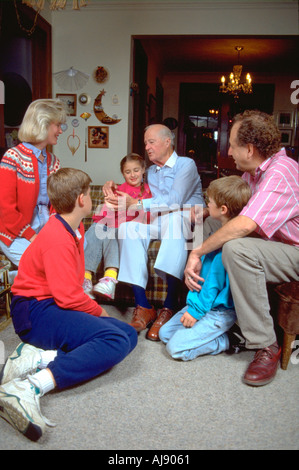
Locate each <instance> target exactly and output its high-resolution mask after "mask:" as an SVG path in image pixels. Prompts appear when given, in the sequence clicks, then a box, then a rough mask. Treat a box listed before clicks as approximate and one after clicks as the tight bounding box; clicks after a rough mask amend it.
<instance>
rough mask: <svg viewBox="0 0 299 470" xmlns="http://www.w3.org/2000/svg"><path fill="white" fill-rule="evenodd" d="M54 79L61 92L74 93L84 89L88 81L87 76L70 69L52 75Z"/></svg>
mask: <svg viewBox="0 0 299 470" xmlns="http://www.w3.org/2000/svg"><path fill="white" fill-rule="evenodd" d="M54 78H55V81H56V83H57V85H59V86H60V88H62V89H63V90H67V91H76V90H80V88H83V87H84V85H85V84H86V83H87V81H88V80H89V75H88V74H87V73H84V72H80V71H79V70H76V69H74V68H73V67H70V68H69V69H68V70H62V71H61V72H56V73H54Z"/></svg>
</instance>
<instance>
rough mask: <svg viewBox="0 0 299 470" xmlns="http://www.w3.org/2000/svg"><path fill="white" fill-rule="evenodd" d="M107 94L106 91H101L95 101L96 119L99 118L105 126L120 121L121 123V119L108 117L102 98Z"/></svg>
mask: <svg viewBox="0 0 299 470" xmlns="http://www.w3.org/2000/svg"><path fill="white" fill-rule="evenodd" d="M105 94H106V91H105V90H101V92H100V94H99V95H98V96H97V97H96V99H95V100H94V106H93V110H94V113H95V115H96V117H97V118H98V120H99V121H101V122H103V123H104V124H117V123H118V122H119V121H121V119H116V118H113V117H110V116H108V115H107V114H106V113H105V111H104V109H103V105H102V97H103V96H104V95H105Z"/></svg>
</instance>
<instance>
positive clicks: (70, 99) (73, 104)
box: [56, 93, 77, 116]
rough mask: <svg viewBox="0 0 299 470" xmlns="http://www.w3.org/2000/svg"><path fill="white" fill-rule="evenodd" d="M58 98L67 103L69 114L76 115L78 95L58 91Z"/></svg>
mask: <svg viewBox="0 0 299 470" xmlns="http://www.w3.org/2000/svg"><path fill="white" fill-rule="evenodd" d="M56 98H58V99H59V100H61V101H62V102H63V103H64V104H65V107H66V112H67V114H68V115H69V116H76V114H77V95H72V94H70V93H57V94H56Z"/></svg>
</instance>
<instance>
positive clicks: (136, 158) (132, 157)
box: [120, 153, 145, 195]
mask: <svg viewBox="0 0 299 470" xmlns="http://www.w3.org/2000/svg"><path fill="white" fill-rule="evenodd" d="M127 162H139V163H140V165H141V167H142V168H145V160H144V158H143V157H141V155H139V154H138V153H129V154H128V155H126V156H125V157H124V158H122V159H121V161H120V171H121V172H122V173H123V172H124V167H125V164H126V163H127ZM140 192H141V195H142V194H143V193H144V182H143V181H142V183H141V185H140Z"/></svg>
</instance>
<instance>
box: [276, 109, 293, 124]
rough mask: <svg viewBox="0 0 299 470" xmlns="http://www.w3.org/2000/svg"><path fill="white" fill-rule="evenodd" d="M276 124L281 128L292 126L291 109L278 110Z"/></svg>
mask: <svg viewBox="0 0 299 470" xmlns="http://www.w3.org/2000/svg"><path fill="white" fill-rule="evenodd" d="M277 124H278V127H283V128H285V127H286V128H289V127H293V113H292V112H291V111H279V113H278V122H277Z"/></svg>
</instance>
